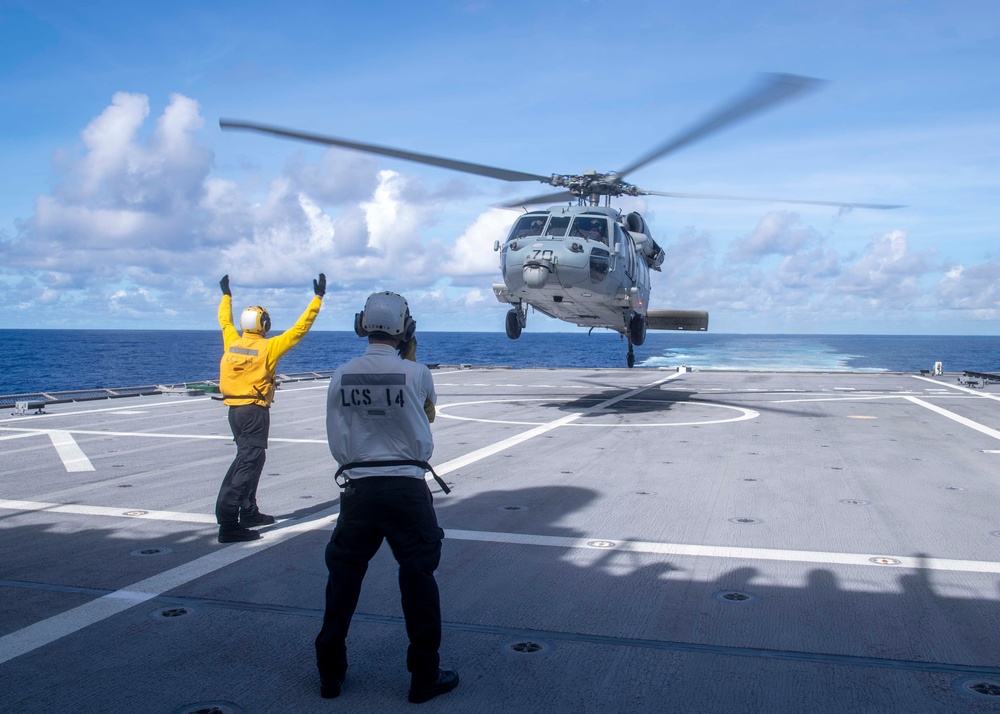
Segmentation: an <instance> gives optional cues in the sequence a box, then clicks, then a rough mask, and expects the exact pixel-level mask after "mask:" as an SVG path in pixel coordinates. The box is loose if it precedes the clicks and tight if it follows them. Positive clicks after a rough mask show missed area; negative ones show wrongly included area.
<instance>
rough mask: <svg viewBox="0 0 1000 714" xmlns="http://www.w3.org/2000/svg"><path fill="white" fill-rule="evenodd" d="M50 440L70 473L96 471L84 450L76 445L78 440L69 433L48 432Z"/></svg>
mask: <svg viewBox="0 0 1000 714" xmlns="http://www.w3.org/2000/svg"><path fill="white" fill-rule="evenodd" d="M48 435H49V440H50V441H51V442H52V445H53V446H54V447H56V453H57V454H59V459H60V460H61V461H62V462H63V466H65V467H66V470H67V471H69V472H70V473H74V472H77V471H94V470H95V469H94V465H93V464H92V463H90V459H88V458H87V455H86V454H85V453H83V449H81V448H80V445H79V444H77V443H76V439H74V438H73V435H72V434H70V433H69V432H68V431H58V430H51V431H49V432H48Z"/></svg>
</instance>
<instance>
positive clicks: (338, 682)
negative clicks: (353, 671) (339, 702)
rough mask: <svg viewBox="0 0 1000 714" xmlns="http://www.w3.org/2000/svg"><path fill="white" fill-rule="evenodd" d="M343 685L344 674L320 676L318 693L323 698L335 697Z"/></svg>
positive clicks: (338, 694)
mask: <svg viewBox="0 0 1000 714" xmlns="http://www.w3.org/2000/svg"><path fill="white" fill-rule="evenodd" d="M343 686H344V676H343V675H341V676H339V677H320V678H319V695H320V696H321V697H323V699H336V698H337V697H339V696H340V689H341V687H343Z"/></svg>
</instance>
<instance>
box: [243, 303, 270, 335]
mask: <svg viewBox="0 0 1000 714" xmlns="http://www.w3.org/2000/svg"><path fill="white" fill-rule="evenodd" d="M240 329H241V330H243V331H244V332H256V333H257V334H259V335H263V334H265V333H266V332H267V331H268V330H270V329H271V316H270V315H268V314H267V310H265V309H264V308H262V307H261V306H260V305H253V306H251V307H248V308H247V309H246V310H244V311H243V314H241V315H240Z"/></svg>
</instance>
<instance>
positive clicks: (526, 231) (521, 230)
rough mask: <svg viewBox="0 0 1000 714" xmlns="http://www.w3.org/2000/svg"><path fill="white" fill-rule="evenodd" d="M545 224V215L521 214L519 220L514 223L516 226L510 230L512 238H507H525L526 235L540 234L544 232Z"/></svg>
mask: <svg viewBox="0 0 1000 714" xmlns="http://www.w3.org/2000/svg"><path fill="white" fill-rule="evenodd" d="M544 225H545V216H538V215H535V216H532V215H528V216H521V217H520V218H519V219H518V220H517V223H515V224H514V228H513V229H512V230H511V232H510V238H508V239H507V240H514V239H516V238H524V237H525V236H540V235H541V234H542V226H544Z"/></svg>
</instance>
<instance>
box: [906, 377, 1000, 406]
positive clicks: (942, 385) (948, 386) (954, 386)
mask: <svg viewBox="0 0 1000 714" xmlns="http://www.w3.org/2000/svg"><path fill="white" fill-rule="evenodd" d="M910 376H911V377H913V378H914V379H922V380H923V381H925V382H930V383H931V384H936V385H938V387H940V388H944V389H957V390H958V391H960V392H966V393H967V394H973V395H975V396H977V397H983V398H984V399H994V400H996V401H998V402H1000V396H997V395H996V394H990V393H989V392H983V391H979V390H975V389H969V388H968V387H960V386H959V385H957V384H945V383H944V382H939V381H938V380H936V379H931V378H930V377H921V376H919V375H916V374H911V375H910Z"/></svg>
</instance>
